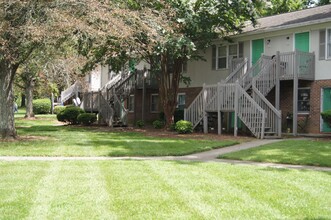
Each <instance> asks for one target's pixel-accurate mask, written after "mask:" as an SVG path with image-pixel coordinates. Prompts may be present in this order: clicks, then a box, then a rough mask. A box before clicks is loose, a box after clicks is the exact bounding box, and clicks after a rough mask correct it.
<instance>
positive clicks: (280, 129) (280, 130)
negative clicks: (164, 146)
mask: <svg viewBox="0 0 331 220" xmlns="http://www.w3.org/2000/svg"><path fill="white" fill-rule="evenodd" d="M279 112H280V115H282V111H279ZM277 121H278V125H277V129H278V132H277V133H278V137H281V136H282V116H280V117H279V118H278V120H277Z"/></svg>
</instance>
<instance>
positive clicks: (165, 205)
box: [100, 161, 202, 219]
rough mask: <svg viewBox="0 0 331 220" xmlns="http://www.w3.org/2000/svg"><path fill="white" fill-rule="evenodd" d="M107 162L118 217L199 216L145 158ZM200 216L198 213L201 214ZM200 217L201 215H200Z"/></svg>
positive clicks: (181, 217) (109, 188)
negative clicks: (141, 159) (150, 170)
mask: <svg viewBox="0 0 331 220" xmlns="http://www.w3.org/2000/svg"><path fill="white" fill-rule="evenodd" d="M100 163H102V164H104V166H103V172H104V174H105V176H106V180H107V186H108V192H109V193H110V194H112V195H113V198H114V209H115V210H116V212H117V214H118V217H119V219H173V218H176V219H194V218H195V219H196V218H197V217H196V216H197V215H198V214H197V213H194V212H192V210H191V209H190V207H188V206H187V205H186V204H185V203H184V202H183V200H182V198H181V197H180V195H178V194H176V192H174V190H173V189H172V188H171V187H170V186H169V185H168V184H166V183H164V182H163V181H162V180H161V179H160V178H159V177H158V176H156V175H155V174H154V173H151V172H149V169H148V168H149V165H147V164H146V162H143V161H139V162H137V161H112V162H111V163H110V162H106V161H104V162H100ZM198 216H199V215H198ZM199 217H200V219H201V217H202V216H199Z"/></svg>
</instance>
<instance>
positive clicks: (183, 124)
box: [175, 120, 193, 134]
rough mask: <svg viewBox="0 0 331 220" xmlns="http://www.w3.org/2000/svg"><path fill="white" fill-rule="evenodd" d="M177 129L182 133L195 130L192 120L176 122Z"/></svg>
mask: <svg viewBox="0 0 331 220" xmlns="http://www.w3.org/2000/svg"><path fill="white" fill-rule="evenodd" d="M175 130H176V131H177V132H178V133H180V134H188V133H192V132H193V124H192V122H190V121H185V120H180V121H177V122H176V126H175Z"/></svg>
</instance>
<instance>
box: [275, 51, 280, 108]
mask: <svg viewBox="0 0 331 220" xmlns="http://www.w3.org/2000/svg"><path fill="white" fill-rule="evenodd" d="M279 78H280V52H279V51H277V53H276V88H275V99H276V100H275V107H276V109H277V110H279V109H280V104H279V103H280V81H279Z"/></svg>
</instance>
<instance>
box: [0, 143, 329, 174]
mask: <svg viewBox="0 0 331 220" xmlns="http://www.w3.org/2000/svg"><path fill="white" fill-rule="evenodd" d="M279 141H282V140H281V139H275V140H269V139H267V140H255V141H251V142H246V143H242V144H238V145H234V146H230V147H224V148H219V149H215V150H210V151H206V152H201V153H196V154H191V155H186V156H164V157H38V156H0V161H81V160H84V161H109V160H164V161H174V160H179V161H197V162H219V163H229V164H237V165H254V166H261V167H272V168H284V169H285V168H286V169H307V170H315V171H327V172H331V167H317V166H305V165H291V164H276V163H263V162H253V161H241V160H228V159H217V157H218V156H219V155H222V154H226V153H231V152H236V151H240V150H245V149H250V148H254V147H259V146H261V145H265V144H269V143H275V142H279Z"/></svg>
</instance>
